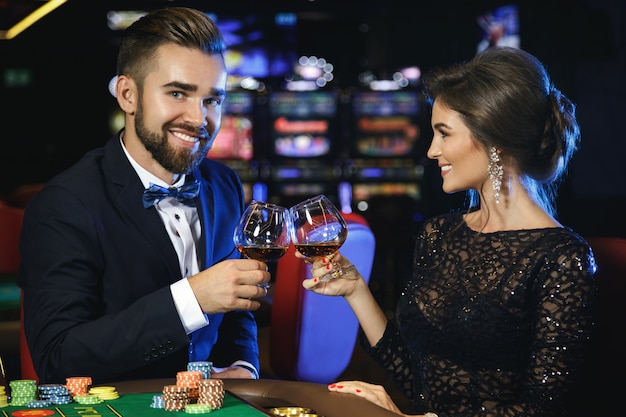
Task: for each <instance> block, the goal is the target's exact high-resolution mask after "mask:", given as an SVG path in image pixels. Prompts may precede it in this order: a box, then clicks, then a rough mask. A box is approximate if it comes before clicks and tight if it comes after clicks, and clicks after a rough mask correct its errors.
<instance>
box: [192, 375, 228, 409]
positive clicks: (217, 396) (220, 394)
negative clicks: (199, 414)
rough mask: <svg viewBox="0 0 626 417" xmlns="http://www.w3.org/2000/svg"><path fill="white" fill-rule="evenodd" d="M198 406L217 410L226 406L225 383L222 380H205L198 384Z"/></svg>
mask: <svg viewBox="0 0 626 417" xmlns="http://www.w3.org/2000/svg"><path fill="white" fill-rule="evenodd" d="M198 391H199V396H198V402H197V403H198V404H204V405H209V406H210V407H211V409H213V410H217V409H219V408H222V405H223V404H224V381H222V380H221V379H203V380H202V381H200V382H198Z"/></svg>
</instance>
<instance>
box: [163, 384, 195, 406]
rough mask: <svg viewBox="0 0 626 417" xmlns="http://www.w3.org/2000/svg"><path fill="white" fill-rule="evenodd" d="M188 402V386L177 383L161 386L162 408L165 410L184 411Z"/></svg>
mask: <svg viewBox="0 0 626 417" xmlns="http://www.w3.org/2000/svg"><path fill="white" fill-rule="evenodd" d="M187 404H189V388H187V387H181V386H179V385H166V386H164V387H163V408H164V409H165V410H166V411H185V406H186V405H187Z"/></svg>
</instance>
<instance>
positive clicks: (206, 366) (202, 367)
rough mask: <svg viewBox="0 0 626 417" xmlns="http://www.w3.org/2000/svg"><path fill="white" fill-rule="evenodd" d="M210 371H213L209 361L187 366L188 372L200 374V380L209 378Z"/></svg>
mask: <svg viewBox="0 0 626 417" xmlns="http://www.w3.org/2000/svg"><path fill="white" fill-rule="evenodd" d="M211 369H213V362H209V361H195V362H189V363H188V364H187V370H188V371H200V372H202V379H209V378H211Z"/></svg>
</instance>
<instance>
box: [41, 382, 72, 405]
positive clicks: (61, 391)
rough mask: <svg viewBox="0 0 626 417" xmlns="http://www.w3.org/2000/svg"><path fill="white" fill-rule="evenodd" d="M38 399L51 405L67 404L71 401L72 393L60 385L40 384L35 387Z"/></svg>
mask: <svg viewBox="0 0 626 417" xmlns="http://www.w3.org/2000/svg"><path fill="white" fill-rule="evenodd" d="M37 389H38V390H39V399H40V400H48V401H50V403H52V404H56V405H61V404H69V403H71V402H72V401H73V398H72V393H71V392H70V390H68V389H67V387H66V386H65V385H62V384H41V385H39V386H38V387H37Z"/></svg>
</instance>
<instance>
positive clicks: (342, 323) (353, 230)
mask: <svg viewBox="0 0 626 417" xmlns="http://www.w3.org/2000/svg"><path fill="white" fill-rule="evenodd" d="M343 215H344V218H345V219H346V222H347V223H348V237H347V239H346V242H345V243H344V245H343V246H342V247H341V253H342V254H343V255H345V256H346V257H348V258H349V259H350V261H351V262H352V263H353V264H354V265H355V266H356V267H357V268H358V270H359V271H360V272H361V274H362V275H363V278H365V281H366V282H369V278H370V272H371V269H372V264H373V262H374V250H375V246H376V240H375V238H374V234H373V233H372V231H371V229H370V228H369V225H368V223H367V221H366V220H365V219H364V218H363V217H362V216H360V215H358V214H353V213H349V214H348V213H344V214H343ZM294 253H295V247H294V246H293V245H291V246H290V248H289V251H288V252H287V254H286V255H285V256H283V257H282V258H280V260H279V261H278V265H277V270H276V276H275V284H274V286H273V287H274V288H273V290H274V295H273V299H272V307H271V319H270V347H269V350H270V352H269V356H270V366H271V368H272V370H273V371H274V372H275V373H276V374H277V375H278V376H279V377H281V378H284V379H291V380H298V381H307V382H317V383H329V382H331V381H334V380H335V379H336V378H337V377H338V376H339V375H341V373H342V372H343V371H344V370H345V369H346V368H347V367H348V365H349V363H350V360H351V358H352V353H353V351H354V347H355V343H356V339H357V335H358V329H359V323H358V321H357V319H356V317H355V316H354V313H353V312H352V310H351V309H350V307H349V306H348V304H347V303H346V301H345V300H344V299H343V298H342V297H329V296H323V295H319V294H315V293H313V292H311V291H307V290H305V289H304V288H303V287H302V281H303V280H305V279H307V278H310V274H309V267H308V265H306V264H305V263H304V262H303V261H302V259H299V258H296V257H295V255H294Z"/></svg>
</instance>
